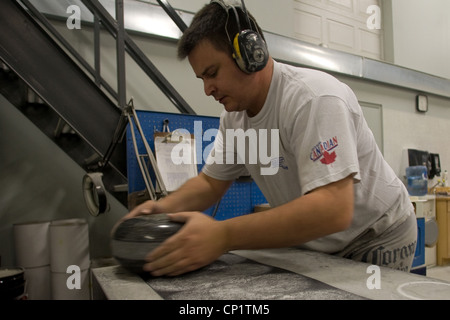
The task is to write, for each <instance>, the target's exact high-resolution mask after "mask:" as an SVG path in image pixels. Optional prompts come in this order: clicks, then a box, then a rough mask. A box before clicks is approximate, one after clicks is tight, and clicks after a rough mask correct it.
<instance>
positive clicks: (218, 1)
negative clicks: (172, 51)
mask: <svg viewBox="0 0 450 320" xmlns="http://www.w3.org/2000/svg"><path fill="white" fill-rule="evenodd" d="M228 2H230V1H229V0H228V1H223V0H213V1H211V3H210V4H208V5H205V6H204V7H203V9H201V10H200V11H199V12H198V13H197V14H196V15H195V16H194V19H193V21H192V23H191V25H190V26H189V28H188V29H187V30H186V31H185V32H184V34H183V36H182V38H181V40H180V42H179V45H178V57H179V58H180V59H184V58H186V57H187V56H189V54H190V53H191V52H192V50H193V49H194V48H195V47H196V46H197V45H198V44H199V43H200V42H201V41H203V40H208V41H210V42H211V44H212V45H213V46H214V47H215V48H216V49H217V50H219V51H223V52H225V53H227V54H228V55H230V56H232V57H233V58H234V59H235V61H236V63H237V64H238V66H239V68H240V69H241V70H242V71H243V72H245V73H252V72H257V71H260V70H262V69H263V68H264V67H265V65H266V64H267V61H268V58H269V53H268V50H267V47H266V43H265V39H264V35H263V33H262V31H261V28H260V27H259V26H258V24H257V23H256V21H255V19H254V18H253V17H252V16H251V14H250V13H248V12H247V10H246V8H245V4H244V2H243V1H238V2H237V5H236V4H235V5H231V4H228ZM234 2H236V1H234Z"/></svg>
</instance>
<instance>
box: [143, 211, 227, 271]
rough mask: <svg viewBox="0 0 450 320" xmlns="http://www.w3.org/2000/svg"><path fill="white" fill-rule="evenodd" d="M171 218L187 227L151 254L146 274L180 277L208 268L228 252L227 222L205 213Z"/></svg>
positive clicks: (186, 214) (184, 214)
mask: <svg viewBox="0 0 450 320" xmlns="http://www.w3.org/2000/svg"><path fill="white" fill-rule="evenodd" d="M169 216H170V218H171V219H172V220H173V221H178V222H184V223H185V224H184V226H183V227H182V228H181V229H180V230H179V231H178V232H177V233H176V234H175V235H173V236H171V237H170V238H168V239H167V240H166V241H164V242H163V243H162V244H161V245H160V246H159V247H157V248H156V249H154V250H153V251H152V252H151V253H150V254H149V255H148V257H147V261H148V263H147V264H145V265H144V268H143V269H144V271H149V272H150V273H151V274H152V275H154V276H162V275H168V276H176V275H180V274H183V273H186V272H190V271H193V270H196V269H199V268H201V267H204V266H206V265H208V264H210V263H212V262H213V261H215V260H216V259H217V258H219V257H220V256H221V255H222V254H224V253H225V252H226V251H227V243H228V233H227V229H226V226H225V224H224V223H222V222H220V221H216V220H214V219H213V218H211V217H210V216H208V215H206V214H204V213H202V212H180V213H174V214H169Z"/></svg>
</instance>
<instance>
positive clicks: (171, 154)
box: [154, 129, 198, 192]
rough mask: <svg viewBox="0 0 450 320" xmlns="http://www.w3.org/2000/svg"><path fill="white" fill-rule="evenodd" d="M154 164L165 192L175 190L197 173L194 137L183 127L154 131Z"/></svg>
mask: <svg viewBox="0 0 450 320" xmlns="http://www.w3.org/2000/svg"><path fill="white" fill-rule="evenodd" d="M154 144H155V154H156V164H157V166H158V169H159V171H160V174H161V177H162V180H163V182H164V185H165V186H166V190H167V192H173V191H175V190H177V189H178V188H179V187H181V185H183V184H184V183H185V182H186V181H187V180H189V179H190V178H193V177H196V176H197V175H198V171H197V159H196V152H195V137H194V135H193V134H191V133H189V132H188V131H187V130H185V129H177V130H175V131H172V132H155V133H154Z"/></svg>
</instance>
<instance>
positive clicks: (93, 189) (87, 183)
mask: <svg viewBox="0 0 450 320" xmlns="http://www.w3.org/2000/svg"><path fill="white" fill-rule="evenodd" d="M102 177H103V174H102V173H100V172H91V173H87V174H85V175H84V177H83V194H84V200H85V202H86V205H87V207H88V210H89V212H90V213H91V215H93V216H94V217H96V216H98V215H99V214H102V213H105V212H106V211H107V209H108V201H107V198H106V191H105V186H104V185H103V181H102Z"/></svg>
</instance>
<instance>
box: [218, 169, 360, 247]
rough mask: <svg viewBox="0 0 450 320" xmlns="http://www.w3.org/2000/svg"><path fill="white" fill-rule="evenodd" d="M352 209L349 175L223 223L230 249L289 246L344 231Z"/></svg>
mask: <svg viewBox="0 0 450 320" xmlns="http://www.w3.org/2000/svg"><path fill="white" fill-rule="evenodd" d="M353 209H354V189H353V177H352V176H349V177H347V178H345V179H343V180H340V181H337V182H334V183H331V184H329V185H326V186H323V187H320V188H317V189H316V190H313V191H312V192H310V193H308V194H306V195H304V196H302V197H299V198H297V199H295V200H293V201H290V202H288V203H286V204H284V205H282V206H279V207H276V208H273V209H271V210H267V211H263V212H260V213H258V214H253V215H248V216H241V217H239V218H238V219H229V220H226V221H224V224H226V225H227V226H226V229H227V233H228V250H238V249H262V248H280V247H289V246H295V245H300V244H303V243H305V242H308V241H311V240H314V239H317V238H320V237H323V236H326V235H329V234H332V233H336V232H339V231H343V230H345V229H347V228H348V227H349V226H350V224H351V222H352V218H353Z"/></svg>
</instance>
